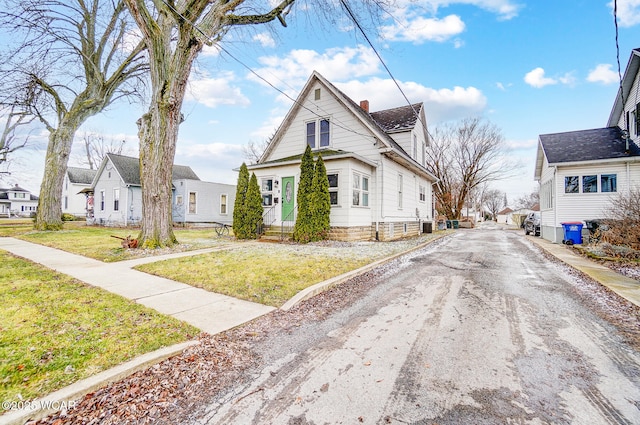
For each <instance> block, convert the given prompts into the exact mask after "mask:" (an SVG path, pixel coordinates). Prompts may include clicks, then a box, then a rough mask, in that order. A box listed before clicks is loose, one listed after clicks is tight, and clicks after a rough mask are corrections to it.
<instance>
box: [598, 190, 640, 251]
mask: <svg viewBox="0 0 640 425" xmlns="http://www.w3.org/2000/svg"><path fill="white" fill-rule="evenodd" d="M607 216H608V217H609V218H607V219H605V220H602V225H601V227H600V229H599V232H600V233H601V239H600V240H601V241H602V242H605V243H608V244H611V245H614V246H618V247H626V248H629V249H631V250H632V251H640V188H633V189H631V190H630V191H629V192H628V193H621V194H619V195H618V196H617V197H616V198H615V199H613V200H612V201H611V204H610V206H609V210H608V211H607ZM612 254H615V255H614V256H616V257H623V258H639V257H640V253H637V254H636V253H632V252H629V251H628V249H622V250H620V249H616V250H614V251H613V252H612Z"/></svg>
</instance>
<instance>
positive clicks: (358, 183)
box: [352, 173, 369, 207]
mask: <svg viewBox="0 0 640 425" xmlns="http://www.w3.org/2000/svg"><path fill="white" fill-rule="evenodd" d="M352 204H353V205H354V206H361V207H368V206H369V177H367V176H363V175H362V174H359V173H353V202H352Z"/></svg>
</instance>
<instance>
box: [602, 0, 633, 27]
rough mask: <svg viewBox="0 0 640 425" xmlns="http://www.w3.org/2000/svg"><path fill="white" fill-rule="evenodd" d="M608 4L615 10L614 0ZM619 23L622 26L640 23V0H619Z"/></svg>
mask: <svg viewBox="0 0 640 425" xmlns="http://www.w3.org/2000/svg"><path fill="white" fill-rule="evenodd" d="M608 6H609V7H610V8H611V9H612V10H613V2H610V3H609V4H608ZM618 23H619V25H620V26H621V27H632V26H634V25H637V24H640V0H618Z"/></svg>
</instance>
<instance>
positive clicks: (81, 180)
mask: <svg viewBox="0 0 640 425" xmlns="http://www.w3.org/2000/svg"><path fill="white" fill-rule="evenodd" d="M96 173H97V171H96V170H89V169H86V168H78V167H67V173H66V174H65V176H64V183H63V185H62V212H63V213H65V214H72V215H75V216H78V217H91V215H92V214H93V202H89V200H90V199H89V195H88V194H87V192H88V191H87V189H90V188H91V183H92V182H93V179H94V178H95V176H96ZM91 200H92V199H91Z"/></svg>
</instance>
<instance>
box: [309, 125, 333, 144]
mask: <svg viewBox="0 0 640 425" xmlns="http://www.w3.org/2000/svg"><path fill="white" fill-rule="evenodd" d="M306 127H307V145H309V146H311V149H318V148H326V147H328V146H329V145H330V144H331V133H330V126H329V120H328V119H320V120H317V121H309V122H307V126H306ZM318 142H319V143H318Z"/></svg>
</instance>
